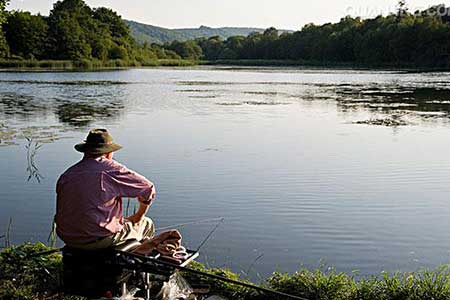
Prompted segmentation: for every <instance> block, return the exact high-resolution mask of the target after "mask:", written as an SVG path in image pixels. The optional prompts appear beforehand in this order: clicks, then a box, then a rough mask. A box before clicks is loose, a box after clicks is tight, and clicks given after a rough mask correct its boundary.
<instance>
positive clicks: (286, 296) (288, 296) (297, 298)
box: [117, 251, 310, 300]
mask: <svg viewBox="0 0 450 300" xmlns="http://www.w3.org/2000/svg"><path fill="white" fill-rule="evenodd" d="M117 252H118V253H120V254H122V255H125V256H128V257H131V258H135V259H136V258H137V259H139V261H141V262H142V261H143V265H144V267H145V261H147V262H149V261H152V262H154V263H156V264H161V265H163V266H167V267H172V268H174V269H177V270H179V271H184V272H188V273H191V274H196V275H200V276H203V277H209V278H212V279H215V280H219V281H223V282H228V283H231V284H235V285H239V286H242V287H246V288H250V289H253V290H256V291H260V292H264V293H269V294H272V295H276V296H279V297H283V299H294V300H310V299H308V298H304V297H300V296H295V295H291V294H287V293H283V292H280V291H276V290H273V289H269V288H265V287H260V286H257V285H254V284H251V283H246V282H242V281H238V280H234V279H230V278H227V277H223V276H219V275H215V274H210V273H206V272H202V271H198V270H195V269H191V268H189V267H183V266H180V265H176V264H173V263H170V262H166V261H162V260H159V259H156V258H153V257H148V256H144V255H139V254H135V253H130V252H126V251H117ZM134 267H135V268H139V267H142V266H136V265H134ZM150 268H152V266H150Z"/></svg>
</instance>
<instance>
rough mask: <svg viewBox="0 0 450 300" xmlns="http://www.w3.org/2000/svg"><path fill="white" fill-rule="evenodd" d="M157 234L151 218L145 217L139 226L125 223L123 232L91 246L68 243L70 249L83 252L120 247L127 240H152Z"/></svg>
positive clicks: (90, 244)
mask: <svg viewBox="0 0 450 300" xmlns="http://www.w3.org/2000/svg"><path fill="white" fill-rule="evenodd" d="M154 234H155V225H154V224H153V221H152V220H151V219H150V218H147V217H144V219H142V221H141V222H139V224H135V225H133V223H131V222H125V224H124V226H123V228H122V230H121V231H119V232H117V233H116V234H113V235H111V236H108V237H105V238H102V239H100V240H98V241H96V242H93V243H89V244H73V243H67V245H68V246H69V247H73V248H77V249H83V250H99V249H104V248H109V247H114V246H118V245H120V244H122V243H124V242H125V241H127V240H133V239H135V240H138V241H141V240H143V239H145V238H151V237H152V236H153V235H154Z"/></svg>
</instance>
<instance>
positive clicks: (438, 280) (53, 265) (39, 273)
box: [0, 243, 450, 300]
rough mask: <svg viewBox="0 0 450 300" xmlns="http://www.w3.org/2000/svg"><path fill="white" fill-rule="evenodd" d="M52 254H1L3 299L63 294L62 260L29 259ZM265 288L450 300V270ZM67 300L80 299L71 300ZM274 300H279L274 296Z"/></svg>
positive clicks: (223, 287)
mask: <svg viewBox="0 0 450 300" xmlns="http://www.w3.org/2000/svg"><path fill="white" fill-rule="evenodd" d="M52 249H53V248H50V247H47V246H45V245H43V244H42V243H35V244H29V243H27V244H24V245H21V246H13V247H8V248H5V249H3V250H1V251H0V299H5V300H7V299H8V300H9V299H11V300H16V299H17V300H28V299H30V300H32V299H38V298H39V299H40V298H45V297H48V296H52V295H55V294H57V293H58V292H59V290H60V277H61V270H62V260H61V255H60V254H59V253H54V254H50V255H46V256H38V257H27V256H28V255H29V254H33V253H39V252H43V251H48V250H52ZM189 267H190V268H192V269H195V270H198V271H203V272H207V273H210V274H215V275H219V276H223V277H226V278H229V279H233V280H240V281H244V282H247V283H249V282H248V281H245V280H243V279H241V278H240V277H239V275H237V274H236V273H233V272H231V271H230V270H227V269H207V268H205V266H204V265H203V264H201V263H198V262H193V263H191V264H190V265H189ZM183 276H184V277H185V278H186V279H188V281H190V282H192V283H203V284H209V285H210V286H211V292H212V293H214V294H219V295H222V296H224V297H227V298H229V299H233V300H263V299H264V300H265V299H268V296H269V295H264V294H262V293H260V292H256V291H254V290H252V289H250V288H244V287H241V286H237V285H234V284H230V283H225V282H221V281H217V280H213V279H210V278H207V277H204V276H201V275H196V274H193V273H187V272H184V273H183ZM262 286H263V287H266V288H270V289H274V290H276V291H280V292H284V293H288V294H292V295H296V296H300V297H305V298H307V299H311V300H425V299H433V300H447V299H450V265H444V266H441V267H440V268H438V269H436V270H435V271H427V270H424V271H421V272H417V273H394V274H391V275H389V274H388V273H382V274H381V276H372V277H368V278H362V279H359V280H356V279H355V278H354V277H353V276H349V275H347V274H344V273H337V272H336V271H335V270H333V269H329V270H327V271H322V270H315V271H314V272H312V271H309V270H307V269H303V270H300V271H298V272H296V273H294V274H292V275H290V274H287V273H279V272H275V273H273V275H272V276H271V277H270V278H268V279H267V280H266V281H265V282H264V283H263V284H262ZM64 299H66V300H69V299H74V300H75V299H80V298H76V297H73V296H72V297H70V296H65V298H64ZM270 299H277V298H276V297H275V296H273V295H270ZM280 300H281V299H280Z"/></svg>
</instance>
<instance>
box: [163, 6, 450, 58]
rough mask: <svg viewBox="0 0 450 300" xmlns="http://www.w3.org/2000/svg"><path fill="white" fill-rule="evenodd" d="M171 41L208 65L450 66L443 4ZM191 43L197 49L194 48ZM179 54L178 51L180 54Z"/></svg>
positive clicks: (449, 23) (448, 21) (449, 26)
mask: <svg viewBox="0 0 450 300" xmlns="http://www.w3.org/2000/svg"><path fill="white" fill-rule="evenodd" d="M181 44H182V45H183V47H181V46H180V42H173V43H171V44H166V45H165V48H166V49H171V50H174V51H176V52H177V53H178V54H179V55H181V56H182V57H189V58H203V59H206V60H212V61H214V60H291V61H303V62H316V63H350V64H351V63H353V64H365V65H373V66H375V65H380V66H388V65H389V66H419V67H449V66H450V57H449V54H450V14H449V9H448V8H446V7H445V6H443V5H439V6H434V7H431V8H430V9H428V10H426V11H417V12H414V13H409V12H408V10H407V8H406V7H405V3H404V2H403V1H402V2H400V5H399V9H398V12H397V13H396V14H391V15H389V16H386V17H383V16H378V17H376V18H373V19H364V20H363V19H361V18H352V17H345V18H343V19H341V21H340V22H339V23H335V24H332V23H328V24H324V25H321V26H318V25H314V24H308V25H306V26H304V27H303V28H302V29H301V30H300V31H296V32H294V33H282V34H279V33H278V31H277V30H276V29H275V28H269V29H267V30H266V31H265V32H264V33H253V34H250V35H249V36H248V37H242V36H235V37H231V38H228V39H226V40H223V39H221V38H220V37H211V38H209V39H205V38H203V39H196V40H195V43H192V41H191V42H190V44H187V43H181ZM195 44H197V45H198V46H200V48H201V52H200V51H199V49H196V47H195ZM180 49H181V51H180Z"/></svg>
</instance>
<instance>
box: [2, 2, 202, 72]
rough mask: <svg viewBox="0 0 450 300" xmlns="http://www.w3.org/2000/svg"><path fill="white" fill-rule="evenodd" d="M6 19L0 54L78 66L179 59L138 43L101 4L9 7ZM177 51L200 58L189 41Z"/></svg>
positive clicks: (123, 24) (114, 13)
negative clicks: (46, 10)
mask: <svg viewBox="0 0 450 300" xmlns="http://www.w3.org/2000/svg"><path fill="white" fill-rule="evenodd" d="M2 1H3V2H2ZM2 3H4V0H0V20H3V19H4V18H3V16H4V15H5V16H6V12H4V9H3V10H2V8H4V6H5V5H3V6H2V5H1V4H2ZM5 21H6V23H5V24H4V25H5V26H4V30H5V33H6V40H5V41H4V42H3V43H2V41H3V40H4V39H2V37H3V35H2V33H3V31H0V57H6V56H8V58H10V59H13V58H15V59H20V58H22V59H27V60H34V59H38V60H46V61H54V60H61V61H73V64H72V65H73V66H75V67H81V68H92V67H95V66H96V65H105V66H111V65H115V66H116V65H119V66H121V67H125V66H136V65H142V64H151V63H153V62H155V61H158V60H159V59H181V56H180V55H178V54H176V53H175V52H174V51H172V50H169V49H163V48H162V47H160V46H157V45H149V44H144V45H140V44H138V43H137V42H136V41H135V40H134V38H133V37H132V36H131V33H130V29H129V27H128V26H127V24H126V23H125V21H124V20H123V19H122V18H121V17H120V16H119V15H118V14H117V13H116V12H114V11H113V10H111V9H109V8H105V7H99V8H94V9H92V8H91V7H89V6H88V5H87V4H86V3H85V2H84V1H83V0H60V1H57V2H56V3H55V4H54V5H53V9H52V10H51V11H50V15H49V16H48V17H42V16H40V15H32V14H31V13H29V12H22V11H13V12H10V13H9V15H8V17H7V18H6V19H5ZM8 45H9V47H8ZM182 50H184V52H183V55H184V56H185V57H186V58H189V59H198V58H199V57H200V56H201V49H200V47H199V46H198V45H197V44H195V43H194V42H186V47H184V48H183V47H181V48H180V51H182ZM109 60H112V62H109ZM98 61H102V62H104V63H100V64H99V63H97V62H98ZM15 63H17V62H15ZM15 63H11V65H14V64H15ZM27 64H28V63H27ZM32 64H33V63H31V65H32ZM34 64H35V65H37V66H40V65H41V64H39V63H34ZM26 67H27V66H26Z"/></svg>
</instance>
